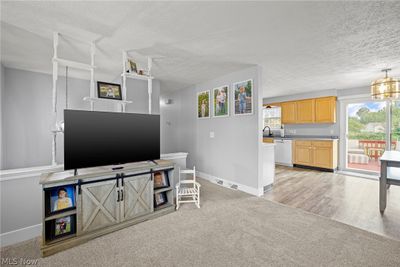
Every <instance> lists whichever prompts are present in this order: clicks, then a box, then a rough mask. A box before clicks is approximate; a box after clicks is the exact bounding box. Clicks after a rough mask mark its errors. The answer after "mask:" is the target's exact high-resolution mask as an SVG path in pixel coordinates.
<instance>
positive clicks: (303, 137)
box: [264, 135, 339, 140]
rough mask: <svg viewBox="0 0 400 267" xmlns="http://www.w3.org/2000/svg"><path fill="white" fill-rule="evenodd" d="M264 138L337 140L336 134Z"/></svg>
mask: <svg viewBox="0 0 400 267" xmlns="http://www.w3.org/2000/svg"><path fill="white" fill-rule="evenodd" d="M264 137H266V138H273V139H284V140H295V139H306V140H338V139H339V137H337V136H326V135H314V136H312V135H285V137H280V136H268V135H264Z"/></svg>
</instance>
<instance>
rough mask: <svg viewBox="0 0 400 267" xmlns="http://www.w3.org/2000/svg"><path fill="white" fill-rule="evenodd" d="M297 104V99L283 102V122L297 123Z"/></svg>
mask: <svg viewBox="0 0 400 267" xmlns="http://www.w3.org/2000/svg"><path fill="white" fill-rule="evenodd" d="M296 112H297V105H296V102H295V101H291V102H283V103H281V114H282V115H281V120H282V124H291V123H296V117H297V116H296Z"/></svg>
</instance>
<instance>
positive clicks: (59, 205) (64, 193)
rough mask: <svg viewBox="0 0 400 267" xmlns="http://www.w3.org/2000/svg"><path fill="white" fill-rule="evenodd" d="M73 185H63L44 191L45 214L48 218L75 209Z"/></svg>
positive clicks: (74, 189)
mask: <svg viewBox="0 0 400 267" xmlns="http://www.w3.org/2000/svg"><path fill="white" fill-rule="evenodd" d="M75 191H76V188H75V185H63V186H57V187H51V188H46V189H45V214H46V216H50V215H53V214H58V213H61V212H65V211H69V210H73V209H76V192H75Z"/></svg>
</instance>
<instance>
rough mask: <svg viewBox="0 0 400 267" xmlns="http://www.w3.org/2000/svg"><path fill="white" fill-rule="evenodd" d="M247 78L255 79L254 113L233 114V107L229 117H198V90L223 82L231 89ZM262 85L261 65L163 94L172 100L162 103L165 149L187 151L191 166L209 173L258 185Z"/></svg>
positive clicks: (238, 181) (248, 184) (250, 184)
mask: <svg viewBox="0 0 400 267" xmlns="http://www.w3.org/2000/svg"><path fill="white" fill-rule="evenodd" d="M247 79H253V84H254V96H253V97H254V98H253V101H254V113H253V115H250V116H233V115H232V114H233V110H232V109H230V116H229V117H224V118H210V119H197V114H196V111H197V109H196V105H197V92H200V91H204V90H212V89H213V88H215V87H218V86H221V85H229V86H230V89H232V83H234V82H238V81H243V80H247ZM259 84H260V73H259V67H252V68H248V69H245V70H242V71H238V72H235V73H231V74H228V75H224V76H222V77H219V78H217V79H213V80H210V81H208V82H205V83H201V84H197V85H194V86H191V87H189V88H187V89H185V90H181V91H178V92H175V93H173V94H169V95H163V96H162V97H161V98H162V99H166V98H170V99H172V101H173V103H172V104H171V105H165V104H162V105H161V117H162V122H163V123H162V127H161V129H162V132H163V133H164V136H163V146H162V147H163V150H164V151H165V152H177V151H183V152H188V153H189V155H188V167H192V166H193V165H195V166H196V169H197V170H199V171H202V172H205V173H207V174H210V175H213V176H216V177H219V178H222V179H226V180H230V181H233V182H236V183H240V184H243V185H246V186H249V187H253V188H257V187H258V186H259V183H258V175H259V169H258V167H259V163H258V160H259V156H258V151H259V145H260V141H261V138H260V140H259V133H260V129H259V128H260V125H259V120H260V119H261V118H260V115H259V111H258V110H259V109H258V108H257V107H259V104H260V105H261V96H260V95H259V91H261V90H259ZM230 97H232V95H231V96H230ZM231 100H232V99H231ZM230 104H231V105H232V101H230ZM211 111H212V108H211ZM210 132H214V133H215V138H210Z"/></svg>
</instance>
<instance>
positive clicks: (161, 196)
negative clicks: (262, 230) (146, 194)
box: [154, 191, 168, 208]
mask: <svg viewBox="0 0 400 267" xmlns="http://www.w3.org/2000/svg"><path fill="white" fill-rule="evenodd" d="M166 203H168V197H167V192H165V191H164V192H160V193H155V194H154V208H157V207H160V206H162V205H165V204H166Z"/></svg>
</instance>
